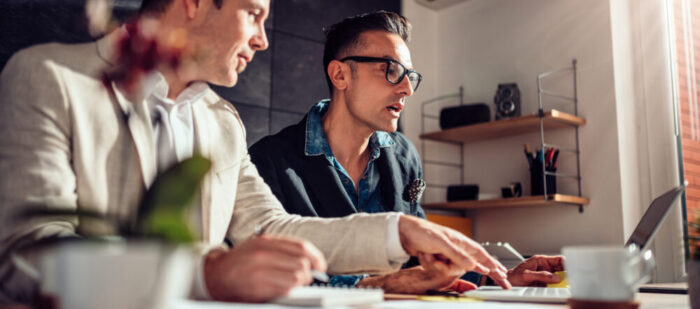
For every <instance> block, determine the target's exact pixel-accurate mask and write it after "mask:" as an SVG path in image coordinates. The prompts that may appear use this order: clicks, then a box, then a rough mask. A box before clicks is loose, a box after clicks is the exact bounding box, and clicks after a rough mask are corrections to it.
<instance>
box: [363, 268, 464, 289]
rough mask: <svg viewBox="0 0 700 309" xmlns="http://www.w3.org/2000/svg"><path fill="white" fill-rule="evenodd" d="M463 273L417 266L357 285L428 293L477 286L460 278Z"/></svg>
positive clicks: (365, 279)
mask: <svg viewBox="0 0 700 309" xmlns="http://www.w3.org/2000/svg"><path fill="white" fill-rule="evenodd" d="M461 275H462V273H456V274H449V273H443V272H441V271H436V270H427V269H425V268H423V267H422V266H416V267H412V268H407V269H401V270H399V271H397V272H395V273H391V274H387V275H381V276H373V277H368V278H364V279H362V280H360V282H359V283H358V284H357V286H358V287H375V288H382V289H383V290H384V292H386V293H399V294H426V292H427V291H428V290H437V291H440V290H448V289H449V290H456V291H457V292H464V291H468V290H472V289H475V288H476V285H474V284H472V283H470V282H467V281H464V280H459V277H460V276H461Z"/></svg>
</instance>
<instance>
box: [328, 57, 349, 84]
mask: <svg viewBox="0 0 700 309" xmlns="http://www.w3.org/2000/svg"><path fill="white" fill-rule="evenodd" d="M348 69H349V68H348V66H347V65H345V64H344V63H342V62H340V61H338V60H333V61H331V62H330V63H329V64H328V70H327V72H326V74H328V77H329V78H330V80H331V83H333V86H335V88H336V89H338V90H345V89H346V88H347V87H348V79H350V70H348Z"/></svg>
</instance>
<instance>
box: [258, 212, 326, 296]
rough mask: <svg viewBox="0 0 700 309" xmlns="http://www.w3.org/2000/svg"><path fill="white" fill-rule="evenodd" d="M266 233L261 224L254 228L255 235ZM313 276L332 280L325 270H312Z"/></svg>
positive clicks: (324, 281)
mask: <svg viewBox="0 0 700 309" xmlns="http://www.w3.org/2000/svg"><path fill="white" fill-rule="evenodd" d="M264 233H265V230H264V229H263V228H262V227H261V226H259V225H256V226H255V230H253V235H255V236H262V235H263V234H264ZM311 276H312V277H314V280H316V281H321V282H323V283H328V281H330V278H329V277H328V274H326V273H324V272H320V271H318V270H313V269H312V270H311Z"/></svg>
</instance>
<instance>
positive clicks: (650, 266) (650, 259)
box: [632, 250, 656, 286]
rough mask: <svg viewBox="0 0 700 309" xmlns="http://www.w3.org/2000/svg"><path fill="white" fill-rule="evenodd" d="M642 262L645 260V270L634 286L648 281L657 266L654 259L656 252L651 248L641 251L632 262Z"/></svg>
mask: <svg viewBox="0 0 700 309" xmlns="http://www.w3.org/2000/svg"><path fill="white" fill-rule="evenodd" d="M640 262H644V264H643V267H644V271H643V272H642V275H641V276H640V277H639V279H637V281H635V282H634V284H633V286H637V285H640V284H643V283H645V282H647V281H648V280H649V278H651V272H652V271H653V270H654V267H655V266H656V261H654V254H652V252H651V250H646V251H644V252H642V253H640V254H639V255H638V256H637V257H636V258H635V260H634V261H633V262H632V265H634V264H637V263H640Z"/></svg>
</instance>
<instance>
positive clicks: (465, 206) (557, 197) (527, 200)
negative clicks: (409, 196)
mask: <svg viewBox="0 0 700 309" xmlns="http://www.w3.org/2000/svg"><path fill="white" fill-rule="evenodd" d="M589 202H590V201H589V200H588V199H587V198H585V197H580V196H575V195H564V194H550V195H549V196H548V197H547V200H546V201H545V200H544V196H541V195H540V196H524V197H513V198H504V199H493V200H479V201H459V202H445V203H429V204H421V206H423V208H428V209H457V210H478V209H493V208H519V207H535V206H558V205H581V206H583V205H588V203H589Z"/></svg>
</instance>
